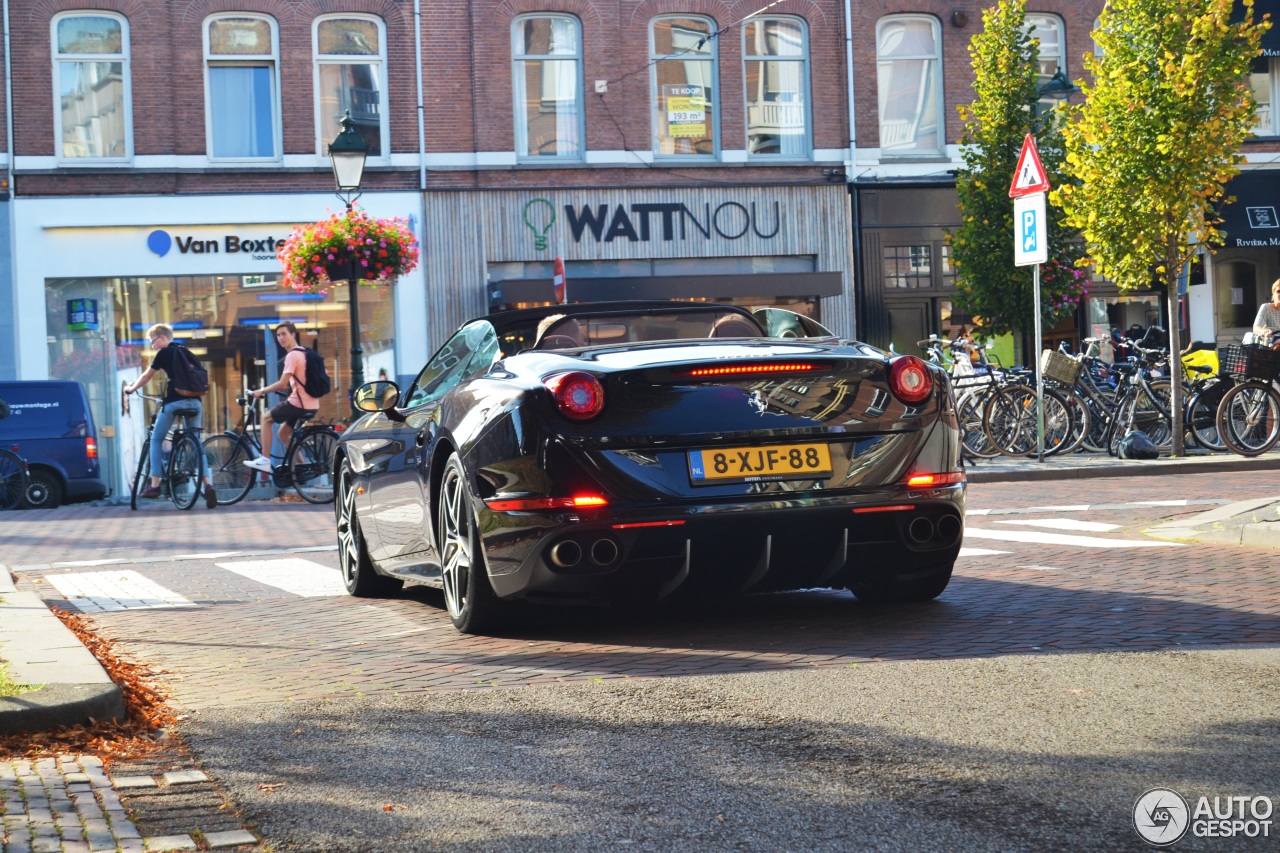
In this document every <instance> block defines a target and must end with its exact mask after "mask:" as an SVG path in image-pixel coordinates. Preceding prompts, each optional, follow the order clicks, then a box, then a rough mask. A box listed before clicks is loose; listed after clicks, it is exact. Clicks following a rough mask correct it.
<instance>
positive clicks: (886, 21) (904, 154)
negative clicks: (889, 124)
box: [876, 14, 947, 159]
mask: <svg viewBox="0 0 1280 853" xmlns="http://www.w3.org/2000/svg"><path fill="white" fill-rule="evenodd" d="M898 21H927V22H928V23H929V26H930V27H932V28H933V44H934V48H935V51H934V53H933V54H931V55H930V56H924V55H923V54H921V55H920V56H895V57H893V59H931V60H933V65H934V69H935V70H934V73H933V79H932V81H931V83H932V85H933V86H934V89H935V92H936V94H935V96H934V100H935V101H936V102H937V116H936V118H935V120H936V121H937V127H938V145H937V147H936V148H903V149H886V148H885V147H884V116H882V115H880V108H879V103H880V89H879V85H880V81H879V68H880V62H881V57H880V38H881V36H880V33H881V30H882V29H884V27H886V26H888V25H890V24H892V23H895V22H898ZM944 86H945V80H944V77H943V68H942V22H941V21H939V20H938V19H937V18H936V17H934V16H933V15H920V14H902V15H885V16H884V17H883V18H881V19H880V20H878V21H876V104H877V107H876V129H877V131H878V132H879V135H880V157H881V158H882V159H911V158H916V159H920V158H935V157H943V156H945V154H946V149H947V117H946V112H947V111H946V100H947V98H946V89H945V88H944ZM920 118H923V115H921V116H920Z"/></svg>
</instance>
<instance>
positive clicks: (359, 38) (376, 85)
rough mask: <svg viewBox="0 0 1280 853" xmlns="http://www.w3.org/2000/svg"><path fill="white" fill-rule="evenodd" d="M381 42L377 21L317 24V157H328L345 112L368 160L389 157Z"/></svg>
mask: <svg viewBox="0 0 1280 853" xmlns="http://www.w3.org/2000/svg"><path fill="white" fill-rule="evenodd" d="M385 43H386V38H385V32H384V29H383V24H382V21H381V20H380V19H378V18H373V17H365V16H352V15H343V16H341V17H324V18H319V19H317V20H316V22H315V64H316V140H317V144H318V146H319V148H318V150H319V151H320V153H321V154H325V153H327V152H328V150H329V143H330V142H332V141H333V139H334V137H336V136H337V135H338V133H339V132H340V130H341V125H340V122H341V121H342V117H343V116H344V115H346V114H347V113H348V112H349V113H351V120H352V121H353V122H355V129H356V132H357V133H359V134H360V136H361V138H362V139H364V142H365V145H367V146H368V147H369V156H370V157H376V158H384V157H387V156H388V151H387V146H386V139H387V103H386V95H387V87H386V82H385V81H386V63H385V59H384V57H385V56H386V44H385Z"/></svg>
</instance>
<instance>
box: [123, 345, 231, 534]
mask: <svg viewBox="0 0 1280 853" xmlns="http://www.w3.org/2000/svg"><path fill="white" fill-rule="evenodd" d="M147 338H148V339H149V340H150V341H151V346H152V348H153V349H154V350H155V351H156V355H155V358H153V359H151V366H150V367H148V368H147V369H146V370H144V371H143V372H142V375H141V376H139V377H138V378H137V379H135V380H134V381H133V383H132V384H131V385H126V386H125V388H124V393H126V394H132V393H133V392H134V391H137V390H138V389H139V388H141V387H142V386H143V385H146V384H147V382H148V381H150V379H151V377H152V376H155V375H156V371H157V370H163V371H164V374H165V376H166V377H168V380H169V382H168V385H167V386H166V387H165V392H164V401H163V402H162V403H161V405H160V414H159V416H158V417H157V418H156V424H155V429H154V430H153V432H152V440H151V485H149V486H147V487H146V488H145V489H143V490H142V491H141V492H140V493H139V494H138V497H142V498H156V497H159V496H160V475H161V474H162V473H163V472H164V437H165V436H166V435H168V434H169V430H170V428H172V427H173V420H174V418H177V417H179V416H181V417H183V418H185V419H186V421H187V424H188V425H194V426H197V427H198V426H200V424H201V423H202V422H203V419H204V405H203V404H202V403H201V402H200V397H201V395H203V394H205V393H206V392H207V391H208V390H209V373H208V371H206V370H205V369H204V367H203V366H202V365H201V364H200V361H199V359H197V358H196V357H195V355H193V354H192V353H191V352H190V351H189V350H187V349H186V348H185V347H181V346H179V345H178V344H175V343H174V342H173V329H172V328H171V327H169V326H166V325H165V324H163V323H157V324H155V325H154V326H152V327H151V328H150V329H147ZM204 505H205V506H207V507H208V508H209V509H213V508H214V507H216V506H217V505H218V492H217V490H215V489H214V488H213V481H212V480H211V479H210V478H209V474H208V473H207V472H206V473H205V475H204Z"/></svg>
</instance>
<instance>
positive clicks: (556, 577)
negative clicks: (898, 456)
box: [481, 485, 964, 602]
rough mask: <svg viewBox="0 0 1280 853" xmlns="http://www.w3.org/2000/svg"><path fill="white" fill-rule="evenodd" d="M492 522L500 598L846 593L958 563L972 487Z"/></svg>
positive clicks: (491, 551) (487, 526) (490, 555)
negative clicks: (803, 591) (800, 591)
mask: <svg viewBox="0 0 1280 853" xmlns="http://www.w3.org/2000/svg"><path fill="white" fill-rule="evenodd" d="M488 515H489V516H491V518H489V519H484V518H482V520H481V529H482V530H486V531H489V532H488V533H486V535H485V537H484V547H485V557H486V562H487V565H488V568H489V572H490V578H491V582H492V585H493V588H494V590H495V592H497V594H498V595H499V596H501V597H503V598H511V599H516V598H524V599H529V600H538V599H545V600H552V601H566V602H569V601H601V600H605V601H607V600H621V599H655V598H663V597H665V596H666V595H669V594H671V593H672V592H674V591H675V590H677V589H681V588H692V589H696V590H698V591H707V592H723V593H727V594H733V593H740V592H762V591H769V590H782V589H803V588H811V587H842V586H848V585H850V584H854V583H864V582H868V581H878V580H882V579H885V580H887V579H892V578H897V579H903V578H909V577H911V576H913V575H915V574H919V573H921V572H925V571H927V570H932V569H935V568H940V567H944V566H949V565H950V564H951V563H952V562H954V561H955V558H956V556H957V554H958V553H959V550H960V545H961V540H962V539H963V526H964V521H963V519H964V487H963V486H961V485H956V486H949V487H946V488H941V489H929V490H927V491H923V492H920V491H909V490H907V489H906V488H904V487H893V488H885V489H882V490H879V491H877V492H876V493H874V494H863V495H859V496H858V497H856V498H855V499H850V497H848V496H843V497H835V496H824V497H821V498H813V497H806V498H802V499H792V500H769V501H760V502H739V503H732V504H719V505H714V506H705V505H704V506H698V507H683V508H678V509H674V508H662V507H657V508H655V507H648V508H644V509H637V510H634V511H628V512H618V511H616V510H614V509H613V508H609V509H608V510H607V511H596V512H591V513H589V512H576V513H565V514H560V515H557V516H548V515H543V516H541V518H530V516H534V515H535V514H534V513H492V512H490V513H488ZM492 516H496V517H499V518H494V517H492Z"/></svg>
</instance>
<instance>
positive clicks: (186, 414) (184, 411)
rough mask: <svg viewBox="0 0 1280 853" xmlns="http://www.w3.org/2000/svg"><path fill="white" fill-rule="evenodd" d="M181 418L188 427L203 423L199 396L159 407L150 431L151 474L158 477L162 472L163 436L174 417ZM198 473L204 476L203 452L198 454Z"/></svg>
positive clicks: (202, 408) (167, 432) (167, 431)
mask: <svg viewBox="0 0 1280 853" xmlns="http://www.w3.org/2000/svg"><path fill="white" fill-rule="evenodd" d="M179 417H180V418H183V419H184V420H185V421H186V423H187V427H188V428H192V427H198V426H200V425H201V424H202V423H204V406H202V405H201V404H200V398H199V397H188V398H187V399H185V400H174V401H173V402H172V403H165V404H164V405H163V406H161V407H160V414H159V416H158V417H157V418H156V428H155V430H153V431H152V433H151V476H152V477H159V476H160V475H161V474H162V473H163V472H164V438H165V436H166V435H168V434H169V428H170V427H172V426H173V422H174V420H175V419H176V418H179ZM200 475H201V479H203V478H204V454H203V453H201V454H200Z"/></svg>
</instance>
